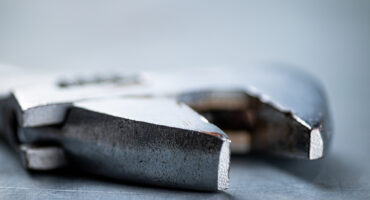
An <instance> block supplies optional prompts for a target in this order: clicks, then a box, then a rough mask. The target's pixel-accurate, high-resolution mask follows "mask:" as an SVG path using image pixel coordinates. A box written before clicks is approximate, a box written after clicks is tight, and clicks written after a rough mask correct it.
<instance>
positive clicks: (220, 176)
mask: <svg viewBox="0 0 370 200" xmlns="http://www.w3.org/2000/svg"><path fill="white" fill-rule="evenodd" d="M54 77H56V76H55V75H53V76H49V77H47V78H42V79H40V80H39V81H38V82H41V83H32V84H31V81H29V83H30V84H23V85H22V86H18V85H17V86H16V87H12V86H7V87H9V91H8V92H5V93H4V94H5V95H2V99H1V102H2V105H0V107H1V106H2V107H4V108H6V109H5V110H3V111H2V119H3V121H4V120H5V122H4V123H5V124H10V123H7V122H6V120H8V119H10V118H9V117H8V116H12V119H13V121H14V122H15V124H18V125H16V126H15V127H14V126H12V127H11V128H9V127H8V128H7V127H6V126H3V127H2V128H3V129H4V130H3V131H2V132H3V133H5V134H4V135H6V137H7V138H11V139H10V140H11V141H13V142H12V143H14V145H13V147H14V148H15V149H17V152H21V153H23V151H20V150H19V149H20V148H19V145H21V144H29V145H33V144H39V143H42V144H45V143H46V144H47V143H50V144H55V145H56V146H55V148H58V149H59V148H61V149H63V152H64V151H65V156H66V158H65V159H66V160H67V161H68V163H69V164H71V165H74V166H75V167H77V168H81V169H83V170H85V171H88V172H91V173H95V174H100V175H104V176H109V177H112V178H117V179H124V180H130V181H136V182H144V183H149V184H154V185H161V186H169V187H180V188H189V189H198V190H224V189H226V188H227V187H228V171H229V159H230V158H229V151H230V150H229V142H230V140H229V139H228V137H227V135H226V134H225V133H224V132H223V131H222V130H221V129H223V130H225V131H226V130H227V131H228V132H229V133H230V135H233V134H235V133H237V135H239V136H237V137H232V138H234V140H235V144H237V145H238V147H237V148H232V149H237V150H239V152H240V150H242V151H243V152H247V151H258V152H262V153H267V154H273V155H276V156H283V157H290V158H301V159H309V160H314V159H319V158H322V157H323V156H324V155H325V153H326V151H327V149H328V145H329V141H330V137H331V134H332V130H331V122H330V115H329V110H328V105H327V102H326V97H325V93H324V91H323V89H322V87H321V86H320V84H319V83H318V82H317V81H316V80H315V79H314V78H312V77H310V76H309V75H307V74H306V73H302V72H300V71H297V70H293V69H290V68H284V67H275V68H266V67H253V68H252V67H251V68H246V69H245V70H242V71H232V70H227V69H197V70H191V71H189V70H183V71H173V72H169V71H162V72H147V73H141V74H136V75H122V76H120V77H121V78H119V79H118V78H112V79H111V78H104V79H102V78H98V79H91V80H90V79H88V80H87V81H70V82H63V84H61V83H60V82H58V81H56V79H55V78H54ZM125 77H126V78H127V80H125ZM25 82H27V81H25ZM1 91H6V90H1ZM3 102H4V103H3ZM188 106H189V107H191V108H192V109H194V110H195V111H196V112H198V113H200V114H201V115H203V116H201V115H199V114H197V113H196V112H194V110H192V109H191V108H189V107H188ZM208 121H209V122H211V123H209V122H208ZM4 123H3V124H4ZM212 123H213V124H215V125H217V126H219V127H220V128H221V129H219V128H217V127H216V126H214V125H213V124H212ZM13 124H14V123H13ZM228 132H227V133H228ZM233 136H234V135H233ZM232 144H233V142H232V143H231V145H232ZM21 149H22V148H21ZM23 149H24V148H23ZM49 152H50V151H49ZM58 152H60V151H58ZM21 155H22V156H24V155H28V154H24V153H23V154H21ZM32 155H37V154H32ZM42 155H49V154H47V153H46V154H40V157H41V156H42ZM60 155H63V156H60ZM59 157H60V158H61V159H56V162H54V163H58V162H59V161H62V160H63V158H64V154H59ZM29 159H36V160H37V159H39V158H37V156H33V157H31V156H29ZM29 159H28V160H29ZM26 160H27V159H26ZM39 160H40V159H39ZM28 163H40V162H32V161H29V162H28ZM60 163H63V162H60ZM62 165H64V163H63V164H61V165H60V166H62ZM35 166H38V165H35ZM49 166H50V167H49V168H50V169H52V168H56V167H58V165H57V164H54V165H53V164H50V163H49ZM26 167H27V165H26ZM38 167H39V168H40V169H42V167H40V166H38ZM46 168H47V167H45V169H46ZM34 169H37V167H34ZM179 171H181V172H182V173H179Z"/></svg>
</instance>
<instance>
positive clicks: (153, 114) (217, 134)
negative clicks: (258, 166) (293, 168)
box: [23, 98, 230, 191]
mask: <svg viewBox="0 0 370 200" xmlns="http://www.w3.org/2000/svg"><path fill="white" fill-rule="evenodd" d="M107 105H112V106H108V107H107ZM137 110H140V112H137ZM169 113H171V115H168V114H169ZM23 142H24V143H26V144H35V143H36V144H37V143H48V142H50V143H55V144H58V145H60V146H61V147H62V148H63V149H64V152H65V155H66V158H67V161H68V163H69V164H70V165H72V166H74V167H76V168H79V169H81V170H83V171H86V172H89V173H92V174H97V175H103V176H106V177H110V178H114V179H120V180H125V181H130V182H139V183H145V184H150V185H159V186H165V187H177V188H185V189H193V190H203V191H217V190H225V189H227V188H228V184H229V162H230V152H229V144H230V140H229V139H228V137H227V136H226V135H225V133H223V132H222V131H221V130H220V129H218V128H217V127H215V126H214V125H212V124H210V123H208V122H206V121H204V119H202V117H201V116H200V115H198V114H197V113H196V112H194V111H193V110H191V109H190V108H189V107H187V106H186V105H184V104H181V103H180V104H179V103H177V102H176V101H174V100H169V99H152V98H149V99H145V98H144V99H143V98H132V99H109V100H96V101H88V102H80V103H76V105H75V106H74V107H72V108H71V109H70V110H69V112H68V116H67V120H66V121H65V122H64V123H63V124H62V125H60V126H48V127H32V128H31V127H28V128H24V141H23Z"/></svg>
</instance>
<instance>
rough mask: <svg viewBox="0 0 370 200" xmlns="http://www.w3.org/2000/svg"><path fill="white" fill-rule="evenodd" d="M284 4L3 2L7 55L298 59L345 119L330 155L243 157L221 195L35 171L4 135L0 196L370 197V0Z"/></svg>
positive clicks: (112, 59)
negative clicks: (23, 163) (297, 158)
mask: <svg viewBox="0 0 370 200" xmlns="http://www.w3.org/2000/svg"><path fill="white" fill-rule="evenodd" d="M284 2H285V3H282V2H280V1H279V2H274V1H240V2H233V3H226V2H221V1H193V2H192V1H176V2H173V1H164V0H163V1H157V2H156V3H150V1H144V0H139V1H134V2H131V1H127V2H125V1H119V2H114V3H111V4H110V3H106V2H105V1H104V2H103V1H101V2H100V1H89V3H87V2H85V1H79V2H77V3H75V1H63V2H59V3H55V2H54V3H50V2H49V1H42V0H39V1H32V2H30V1H25V2H22V3H19V1H11V0H2V1H0V30H1V31H0V44H1V45H0V62H3V63H7V64H13V65H20V66H30V67H32V69H35V70H40V71H42V70H59V71H61V70H66V68H70V69H71V68H74V69H76V68H78V69H79V70H81V71H84V70H91V68H95V69H99V68H102V67H106V66H112V67H114V68H115V69H118V66H124V67H123V68H119V70H127V71H130V70H135V71H136V70H138V69H143V68H148V67H151V66H154V67H159V66H161V67H171V68H172V67H174V66H199V65H208V66H209V65H211V64H233V65H238V66H240V65H243V64H246V63H248V62H249V61H250V60H257V61H260V60H267V61H271V60H272V61H278V62H279V61H281V62H289V63H291V64H295V65H297V66H298V67H300V68H303V69H306V70H307V71H310V72H311V73H313V74H314V75H316V76H317V77H318V78H319V79H321V80H322V82H323V83H324V85H325V86H326V89H327V91H328V95H329V99H330V102H331V110H332V112H333V118H334V124H335V135H334V138H333V139H334V140H333V143H332V148H331V152H330V154H329V155H328V156H327V157H326V158H325V159H324V160H321V161H315V162H303V161H278V160H276V159H271V158H258V157H256V156H248V157H247V156H246V157H240V156H239V157H235V156H234V157H232V164H231V176H230V180H231V184H230V188H229V189H228V190H227V191H225V192H219V193H199V192H193V191H181V190H173V189H166V188H153V187H148V186H142V185H135V184H130V183H125V182H117V181H111V180H107V179H101V178H96V177H90V176H87V175H83V174H82V173H72V174H70V173H54V174H30V173H27V172H25V171H24V170H22V169H21V167H20V164H19V162H18V160H17V158H16V157H15V156H14V155H13V154H12V153H11V152H10V151H8V149H7V148H5V146H4V145H3V144H2V143H0V199H1V200H2V199H173V198H177V199H197V198H198V199H199V198H202V199H279V198H282V199H297V198H299V199H370V156H369V153H370V145H369V141H370V134H369V130H370V123H369V119H368V116H369V113H370V106H369V102H370V90H369V89H368V86H369V85H370V79H369V74H370V68H369V65H370V56H369V52H370V39H369V35H370V23H369V19H370V1H345V0H339V1H335V2H334V1H309V2H308V1H307V2H302V1H284ZM71 8H72V9H71ZM150 69H154V68H150Z"/></svg>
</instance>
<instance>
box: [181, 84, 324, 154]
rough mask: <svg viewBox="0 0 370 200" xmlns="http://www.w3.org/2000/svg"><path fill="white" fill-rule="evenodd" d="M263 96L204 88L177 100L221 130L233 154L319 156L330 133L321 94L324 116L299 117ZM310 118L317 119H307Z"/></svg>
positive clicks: (240, 91) (321, 108)
mask: <svg viewBox="0 0 370 200" xmlns="http://www.w3.org/2000/svg"><path fill="white" fill-rule="evenodd" d="M292 92H294V90H293V91H292ZM265 95H266V94H265V93H264V92H256V91H255V90H254V91H253V92H250V91H249V90H214V89H208V90H200V91H195V92H187V93H183V94H181V95H179V97H178V99H179V101H182V102H184V103H186V104H187V105H189V106H190V107H192V108H193V109H194V110H196V111H198V112H199V113H200V114H202V115H203V116H205V117H206V118H207V119H208V120H209V121H210V122H211V123H213V124H215V125H217V126H219V127H220V128H221V129H223V130H225V132H226V133H227V134H228V135H229V136H230V138H231V140H232V143H231V150H232V152H233V153H247V152H248V151H256V152H263V153H266V154H272V155H276V156H280V157H286V158H299V159H309V160H315V159H320V158H322V157H323V156H324V154H325V151H326V150H327V148H328V141H329V139H330V138H329V137H330V134H331V133H330V130H331V127H330V118H329V116H328V111H327V106H326V101H325V99H324V97H323V96H321V97H320V98H321V99H319V101H318V102H319V105H318V106H319V107H320V113H325V115H321V114H320V113H319V112H317V113H312V114H311V115H310V116H308V117H306V118H305V119H303V118H301V117H299V116H298V115H297V114H295V113H294V112H295V110H294V109H292V110H289V109H282V108H281V106H279V105H280V102H274V101H271V100H266V96H265ZM301 106H302V107H304V106H305V105H303V104H302V105H301ZM311 118H316V119H317V121H313V120H311V121H310V120H307V119H311ZM236 133H237V134H236ZM240 150H241V151H240Z"/></svg>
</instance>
